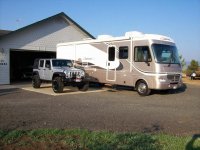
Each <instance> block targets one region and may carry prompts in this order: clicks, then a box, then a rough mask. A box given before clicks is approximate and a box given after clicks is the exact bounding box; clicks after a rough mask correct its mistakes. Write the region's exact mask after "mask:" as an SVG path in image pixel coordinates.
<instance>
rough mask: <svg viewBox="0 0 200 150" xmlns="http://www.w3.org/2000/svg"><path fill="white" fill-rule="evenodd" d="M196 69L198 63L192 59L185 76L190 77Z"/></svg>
mask: <svg viewBox="0 0 200 150" xmlns="http://www.w3.org/2000/svg"><path fill="white" fill-rule="evenodd" d="M198 68H199V63H198V61H196V60H194V59H193V60H192V61H191V62H190V65H189V66H188V67H187V71H186V74H187V75H191V73H192V72H193V71H197V70H198Z"/></svg>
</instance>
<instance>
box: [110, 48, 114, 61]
mask: <svg viewBox="0 0 200 150" xmlns="http://www.w3.org/2000/svg"><path fill="white" fill-rule="evenodd" d="M108 60H109V61H115V47H109V48H108Z"/></svg>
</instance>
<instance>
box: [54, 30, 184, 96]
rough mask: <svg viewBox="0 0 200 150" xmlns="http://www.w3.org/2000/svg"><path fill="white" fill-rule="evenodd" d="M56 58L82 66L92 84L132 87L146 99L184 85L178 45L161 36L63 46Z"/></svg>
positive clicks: (105, 37)
mask: <svg viewBox="0 0 200 150" xmlns="http://www.w3.org/2000/svg"><path fill="white" fill-rule="evenodd" d="M57 58H64V59H71V60H73V61H74V62H75V64H76V65H81V66H82V67H83V68H84V70H85V71H86V73H87V75H88V78H89V80H90V81H92V82H99V83H110V84H116V85H125V86H133V87H135V89H136V90H137V92H138V93H139V94H140V95H143V96H144V95H149V94H150V91H151V89H156V90H166V89H177V88H179V87H180V86H181V85H182V80H181V70H182V69H181V64H180V61H179V55H178V51H177V48H176V45H175V43H174V41H173V40H172V39H171V38H169V37H166V36H162V35H156V34H143V33H141V32H137V31H132V32H127V33H126V34H125V36H123V37H112V36H109V35H101V36H98V38H97V39H88V40H84V41H78V42H69V43H60V44H58V45H57Z"/></svg>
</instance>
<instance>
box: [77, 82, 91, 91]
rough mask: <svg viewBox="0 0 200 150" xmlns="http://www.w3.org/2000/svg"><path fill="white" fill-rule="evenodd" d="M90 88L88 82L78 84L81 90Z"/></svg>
mask: <svg viewBox="0 0 200 150" xmlns="http://www.w3.org/2000/svg"><path fill="white" fill-rule="evenodd" d="M88 88H89V83H88V82H84V83H81V84H80V85H78V89H79V90H80V91H87V90H88Z"/></svg>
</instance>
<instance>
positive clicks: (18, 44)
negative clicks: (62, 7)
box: [0, 12, 94, 85]
mask: <svg viewBox="0 0 200 150" xmlns="http://www.w3.org/2000/svg"><path fill="white" fill-rule="evenodd" d="M1 31H3V30H0V32H1ZM4 31H5V30H4ZM88 38H91V39H94V37H93V36H92V35H91V34H90V33H89V32H87V31H86V30H85V29H83V28H82V27H81V26H80V25H79V24H77V23H76V22H75V21H73V20H72V19H71V18H70V17H69V16H67V15H66V14H65V13H63V12H61V13H59V14H56V15H54V16H51V17H48V18H46V19H43V20H40V21H38V22H35V23H33V24H30V25H28V26H25V27H23V28H20V29H18V30H15V31H11V32H10V31H9V32H6V34H5V33H3V35H2V34H1V33H0V85H2V84H11V83H13V82H15V81H24V80H30V78H31V71H32V65H33V62H34V59H35V58H55V57H56V45H57V44H58V43H62V42H73V41H81V40H84V39H88Z"/></svg>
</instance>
